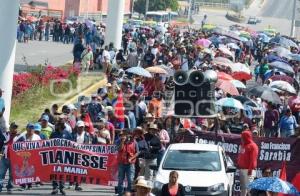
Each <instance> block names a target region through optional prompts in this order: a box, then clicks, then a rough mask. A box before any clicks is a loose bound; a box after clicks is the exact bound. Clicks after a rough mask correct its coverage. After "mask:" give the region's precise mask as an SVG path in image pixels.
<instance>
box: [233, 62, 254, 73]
mask: <svg viewBox="0 0 300 196" xmlns="http://www.w3.org/2000/svg"><path fill="white" fill-rule="evenodd" d="M229 66H230V68H231V70H232V72H245V73H249V74H250V73H251V71H250V68H249V67H248V66H247V65H246V64H243V63H234V64H231V65H229Z"/></svg>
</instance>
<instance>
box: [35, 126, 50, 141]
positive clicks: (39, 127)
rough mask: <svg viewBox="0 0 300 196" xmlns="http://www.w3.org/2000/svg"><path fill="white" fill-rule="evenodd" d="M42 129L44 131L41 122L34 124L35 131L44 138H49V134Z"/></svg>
mask: <svg viewBox="0 0 300 196" xmlns="http://www.w3.org/2000/svg"><path fill="white" fill-rule="evenodd" d="M41 131H42V126H41V124H40V123H35V124H34V133H35V134H37V135H39V136H40V138H41V139H42V140H46V139H48V138H47V136H46V135H45V134H44V133H42V132H41Z"/></svg>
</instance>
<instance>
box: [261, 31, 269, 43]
mask: <svg viewBox="0 0 300 196" xmlns="http://www.w3.org/2000/svg"><path fill="white" fill-rule="evenodd" d="M258 37H259V40H261V41H262V42H264V43H269V42H270V40H271V38H270V37H269V36H267V35H266V34H264V33H260V34H258Z"/></svg>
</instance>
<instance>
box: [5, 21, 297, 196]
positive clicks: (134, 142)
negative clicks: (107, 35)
mask: <svg viewBox="0 0 300 196" xmlns="http://www.w3.org/2000/svg"><path fill="white" fill-rule="evenodd" d="M29 26H31V24H27V22H21V23H20V25H19V34H18V37H19V41H23V40H24V41H25V42H26V40H28V38H31V36H34V31H32V30H27V28H30V29H31V27H29ZM44 26H45V27H44ZM56 26H57V27H56ZM24 29H25V30H24ZM33 29H37V33H38V36H39V39H40V40H41V39H43V36H45V39H46V40H48V39H49V32H50V27H49V25H48V23H46V24H45V25H44V24H41V22H40V23H39V24H38V25H37V26H36V27H33ZM67 29H68V25H67V26H66V27H65V29H64V30H62V24H59V23H55V25H54V27H53V31H54V32H53V39H54V41H62V40H63V41H64V40H65V39H66V40H69V41H70V40H74V39H75V37H76V39H77V41H76V42H74V49H73V55H74V66H78V67H80V68H81V70H82V71H83V72H84V71H89V70H94V69H102V70H103V72H104V73H105V74H106V76H107V80H108V83H107V84H106V85H105V86H104V87H102V88H100V89H98V91H97V92H96V93H95V94H93V95H91V97H90V98H89V97H84V96H81V97H79V98H78V102H77V103H74V104H70V105H64V106H63V107H62V110H61V111H59V107H58V105H56V104H54V105H52V106H51V108H47V109H45V111H44V112H43V113H42V114H41V117H40V119H37V122H35V123H28V124H27V126H26V131H25V132H23V133H19V131H18V130H19V129H18V125H17V124H16V123H11V124H10V127H9V130H5V126H2V129H3V130H2V133H3V134H2V135H1V139H0V141H1V142H2V143H1V144H2V145H3V148H4V151H3V157H2V159H1V162H0V190H2V188H3V180H4V177H5V174H6V172H7V170H9V172H10V176H9V181H8V185H7V186H6V187H7V190H8V191H11V189H12V187H13V186H12V181H11V168H10V161H9V157H8V156H7V155H8V153H7V145H9V144H11V143H13V142H18V141H34V140H42V139H51V138H64V139H68V140H72V141H75V142H77V143H84V144H116V145H117V146H118V149H119V152H118V163H119V165H118V187H117V192H118V194H119V195H132V194H133V193H132V187H135V189H136V190H135V193H136V195H138V196H146V195H151V193H150V192H151V184H150V182H151V180H153V179H154V176H155V172H154V171H153V170H151V169H150V167H149V166H150V165H153V164H157V165H159V164H160V161H161V159H162V157H163V155H164V152H165V150H166V148H167V147H168V145H169V144H171V143H177V142H182V141H183V140H182V139H183V137H184V136H185V135H196V134H197V132H199V131H209V132H215V131H217V132H219V133H228V134H242V138H243V142H244V145H243V147H244V148H245V153H247V154H244V155H243V153H241V155H240V157H242V158H240V159H239V161H238V163H237V166H238V168H239V169H241V171H243V173H241V175H240V178H242V180H241V183H242V184H241V188H242V195H246V194H247V186H246V185H247V183H249V181H251V180H253V178H254V172H252V171H253V170H255V169H256V167H257V161H256V159H257V153H258V152H257V151H258V149H257V145H256V144H255V143H254V142H253V141H252V139H251V138H252V135H255V136H257V137H298V135H299V132H298V123H299V120H300V118H299V117H300V116H299V114H300V113H299V110H298V108H297V106H298V104H300V101H299V100H298V99H297V98H295V96H296V94H297V92H298V90H299V85H298V78H297V76H298V75H297V73H298V66H299V59H300V58H299V56H298V55H299V54H298V53H299V51H298V47H296V46H297V44H298V42H297V40H293V39H292V38H288V37H283V36H281V35H279V34H276V35H275V36H273V38H272V35H268V34H267V33H264V32H261V33H254V32H252V31H250V30H249V29H246V28H245V29H244V30H243V31H244V32H243V33H244V34H246V35H247V36H241V34H240V36H233V35H231V34H229V33H224V32H220V31H214V30H205V29H201V30H195V29H188V30H187V31H184V32H183V31H182V30H181V29H179V28H171V27H169V28H167V29H165V30H163V31H162V30H158V29H156V28H155V27H137V28H135V27H128V28H125V29H124V32H123V35H122V49H120V50H116V49H115V48H114V46H113V44H109V45H105V46H104V45H103V43H102V42H98V41H99V40H103V37H102V38H101V37H100V36H99V39H93V37H95V36H93V33H96V32H97V31H94V27H91V28H88V27H86V28H85V27H83V26H82V25H79V26H78V27H77V28H75V29H73V30H72V31H71V30H70V32H69V30H67ZM245 31H247V33H245ZM68 32H69V33H68ZM84 32H85V33H84ZM44 33H45V34H44ZM76 33H78V35H80V36H75V37H73V34H76ZM90 34H91V37H90ZM70 37H72V39H69V38H70ZM96 37H97V36H96ZM242 37H243V39H242ZM265 37H270V40H268V41H266V40H265ZM244 38H247V39H244ZM283 39H284V40H289V41H286V42H287V43H286V42H285V44H283V43H282V41H281V40H283ZM83 40H84V42H83ZM66 42H68V41H66ZM295 42H296V43H295ZM293 43H294V44H293ZM287 44H289V45H287ZM279 47H281V48H285V50H287V51H285V52H287V53H288V54H287V55H283V54H282V50H284V49H281V51H279V50H278V48H279ZM274 62H279V63H282V64H283V63H284V65H286V66H290V67H291V68H292V70H289V69H287V68H285V67H284V66H283V65H282V66H276V64H274ZM236 64H239V65H241V66H243V67H246V68H248V69H249V70H250V73H249V72H248V71H245V74H244V75H243V74H235V73H236V72H237V71H236V70H235V69H233V67H234V66H233V65H236ZM253 64H254V65H253ZM137 66H138V67H141V68H144V69H145V70H149V72H150V73H151V74H152V77H145V75H144V74H143V73H137V72H134V73H130V72H127V70H128V69H130V68H133V67H137ZM252 67H253V68H252ZM149 68H152V69H149ZM209 69H212V70H215V71H216V72H217V74H218V81H221V82H217V83H216V89H215V94H214V96H215V98H216V100H215V102H216V103H219V102H218V101H220V100H222V99H230V100H234V101H238V102H240V103H242V104H243V105H244V107H242V108H241V107H237V106H236V105H234V104H233V105H228V104H226V105H222V104H217V105H218V113H219V115H218V117H217V118H213V119H209V118H202V117H195V118H179V117H176V116H175V115H174V111H173V110H172V96H173V90H174V87H175V85H176V84H175V82H174V73H175V72H176V71H177V70H184V71H189V70H201V71H205V70H209ZM252 70H253V71H252ZM238 72H240V73H243V70H238ZM276 77H277V78H283V79H282V80H276ZM232 80H235V81H236V80H237V81H239V82H240V83H241V84H240V83H239V86H234V85H233V84H232V85H231V86H230V88H228V87H226V86H225V87H224V85H223V84H225V83H226V84H228V85H230V84H231V83H230V82H231V81H232ZM251 80H252V81H254V80H255V81H256V82H257V85H258V86H256V87H254V88H250V90H249V91H247V90H246V88H245V87H243V85H244V86H246V85H247V83H248V84H249V83H250V84H251ZM275 81H292V82H288V83H289V84H290V85H291V87H293V89H292V90H295V92H293V91H291V90H290V89H285V88H283V87H282V86H279V85H278V86H276V87H274V86H273V87H272V88H271V87H270V86H268V85H271V84H272V82H275ZM229 83H230V84H229ZM232 88H234V91H232V90H230V89H232ZM0 92H1V94H0V95H2V91H0ZM266 93H269V94H268V95H266ZM0 97H1V96H0ZM243 100H244V101H243ZM297 101H298V102H297ZM234 103H235V102H234ZM123 108H124V110H123ZM0 111H2V112H1V113H0V114H1V118H0V119H1V122H3V117H2V116H3V113H4V112H5V105H4V102H3V99H2V98H0ZM3 124H4V123H1V125H3ZM248 156H251V160H252V161H245V160H247V159H246V158H245V157H248ZM125 177H126V179H127V182H128V186H127V188H126V189H124V187H123V182H124V180H125ZM178 178H180V176H178V173H177V172H176V171H173V172H171V173H170V181H169V183H168V184H166V185H165V186H163V189H162V193H163V195H184V193H183V187H182V185H181V184H178V181H177V180H178ZM68 183H70V186H72V185H73V184H74V185H75V190H77V191H80V190H82V188H81V186H80V184H79V183H77V182H68ZM243 183H244V184H243ZM134 185H135V186H134ZM21 187H22V188H23V189H26V187H27V188H28V189H30V188H31V187H32V185H31V184H27V185H25V184H24V185H22V186H21ZM58 191H60V192H61V193H62V194H65V191H64V182H61V181H60V182H56V181H54V182H53V192H52V194H57V193H58ZM259 194H260V195H266V194H268V195H270V194H271V193H266V192H264V193H259Z"/></svg>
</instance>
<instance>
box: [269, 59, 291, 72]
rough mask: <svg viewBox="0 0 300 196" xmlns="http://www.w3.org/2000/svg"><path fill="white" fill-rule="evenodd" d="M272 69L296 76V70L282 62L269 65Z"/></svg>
mask: <svg viewBox="0 0 300 196" xmlns="http://www.w3.org/2000/svg"><path fill="white" fill-rule="evenodd" d="M269 65H270V67H273V68H277V69H279V70H281V71H283V72H285V73H288V74H294V73H295V72H294V70H293V68H292V67H291V66H290V65H289V64H287V63H284V62H280V61H274V62H272V63H269Z"/></svg>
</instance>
